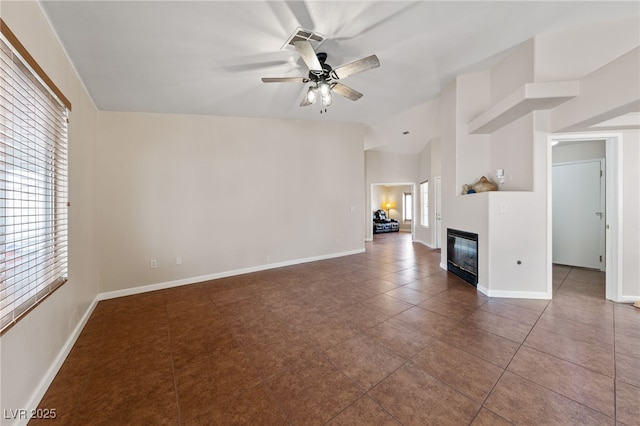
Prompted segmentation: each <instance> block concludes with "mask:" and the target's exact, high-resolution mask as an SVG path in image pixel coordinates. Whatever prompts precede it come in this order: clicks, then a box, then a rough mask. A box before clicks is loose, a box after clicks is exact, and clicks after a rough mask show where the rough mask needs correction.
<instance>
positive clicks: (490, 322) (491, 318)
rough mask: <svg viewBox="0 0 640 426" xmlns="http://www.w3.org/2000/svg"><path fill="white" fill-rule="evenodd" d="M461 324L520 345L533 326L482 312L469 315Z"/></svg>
mask: <svg viewBox="0 0 640 426" xmlns="http://www.w3.org/2000/svg"><path fill="white" fill-rule="evenodd" d="M460 324H464V325H468V326H471V327H477V328H481V329H483V330H486V331H489V332H491V333H493V334H496V335H498V336H501V337H504V338H505V339H509V340H513V341H514V342H518V343H522V342H523V341H524V339H525V338H526V337H527V335H528V334H529V332H530V331H531V325H528V324H526V323H523V322H520V321H516V320H512V319H510V318H506V317H503V316H500V315H496V314H492V313H491V312H487V311H481V310H478V311H476V312H474V313H473V314H471V315H469V316H468V317H467V318H465V319H464V320H463V321H461V322H460Z"/></svg>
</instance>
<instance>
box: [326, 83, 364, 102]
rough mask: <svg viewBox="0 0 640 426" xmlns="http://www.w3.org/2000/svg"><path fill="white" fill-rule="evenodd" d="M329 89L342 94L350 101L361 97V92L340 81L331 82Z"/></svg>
mask: <svg viewBox="0 0 640 426" xmlns="http://www.w3.org/2000/svg"><path fill="white" fill-rule="evenodd" d="M331 90H332V91H333V92H336V93H337V94H338V95H340V96H344V97H345V98H347V99H351V100H352V101H357V100H358V99H360V98H361V97H362V93H360V92H358V91H357V90H354V89H352V88H351V87H349V86H345V85H344V84H341V83H333V84H332V85H331Z"/></svg>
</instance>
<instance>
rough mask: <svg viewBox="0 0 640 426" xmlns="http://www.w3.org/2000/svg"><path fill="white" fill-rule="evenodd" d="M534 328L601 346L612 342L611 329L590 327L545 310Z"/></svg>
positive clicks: (604, 346)
mask: <svg viewBox="0 0 640 426" xmlns="http://www.w3.org/2000/svg"><path fill="white" fill-rule="evenodd" d="M535 329H544V330H547V331H550V332H553V333H556V334H560V335H562V336H567V337H571V338H572V339H575V340H579V341H582V342H587V343H591V344H593V345H596V346H601V347H603V348H608V347H610V346H613V343H614V339H613V336H614V333H613V330H608V329H604V328H597V327H591V326H589V325H587V324H584V323H581V322H576V321H572V320H571V319H566V318H558V317H555V316H553V315H548V314H547V313H546V312H545V313H544V314H542V316H541V317H540V319H539V320H538V322H537V323H536V325H535Z"/></svg>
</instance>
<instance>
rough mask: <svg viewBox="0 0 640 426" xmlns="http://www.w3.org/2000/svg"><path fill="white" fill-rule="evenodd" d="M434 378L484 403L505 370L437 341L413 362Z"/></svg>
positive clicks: (414, 358)
mask: <svg viewBox="0 0 640 426" xmlns="http://www.w3.org/2000/svg"><path fill="white" fill-rule="evenodd" d="M411 361H412V362H413V363H414V364H415V365H417V366H418V367H420V368H422V369H423V370H425V371H426V372H427V373H429V374H430V375H432V376H433V377H435V378H437V379H439V380H440V381H442V382H444V383H446V384H448V385H449V386H451V387H452V388H454V389H457V390H458V391H460V392H461V393H463V394H464V395H466V396H468V397H469V398H471V399H472V400H474V401H476V402H479V403H482V401H483V400H484V398H485V397H486V396H487V395H488V394H489V391H490V390H491V388H492V387H493V385H495V383H496V382H497V381H498V379H499V378H500V375H501V374H502V372H503V369H502V368H500V367H497V366H495V365H493V364H491V363H489V362H487V361H483V360H481V359H480V358H477V357H475V356H473V355H471V354H469V353H467V352H465V351H462V350H460V349H457V348H455V347H453V346H450V345H447V344H446V343H443V342H440V341H438V340H436V341H433V342H431V343H430V344H429V346H427V348H426V349H424V350H423V351H421V352H420V353H418V354H417V355H416V356H415V357H413V359H412V360H411Z"/></svg>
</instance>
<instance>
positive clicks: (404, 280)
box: [380, 266, 415, 286]
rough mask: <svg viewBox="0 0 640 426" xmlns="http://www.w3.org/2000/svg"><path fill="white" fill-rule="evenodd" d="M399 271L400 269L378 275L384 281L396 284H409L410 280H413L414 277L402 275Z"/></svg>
mask: <svg viewBox="0 0 640 426" xmlns="http://www.w3.org/2000/svg"><path fill="white" fill-rule="evenodd" d="M400 267H402V266H400ZM401 271H402V269H400V270H399V272H393V273H391V274H387V275H382V276H380V278H382V279H383V280H385V281H389V282H391V283H393V284H395V285H397V286H403V285H405V284H409V283H410V282H412V281H415V278H413V277H411V276H407V275H403V274H402V273H401Z"/></svg>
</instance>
